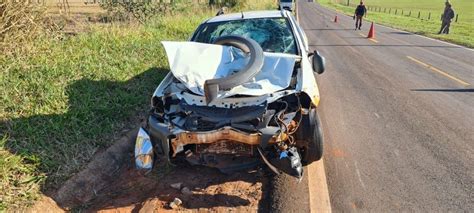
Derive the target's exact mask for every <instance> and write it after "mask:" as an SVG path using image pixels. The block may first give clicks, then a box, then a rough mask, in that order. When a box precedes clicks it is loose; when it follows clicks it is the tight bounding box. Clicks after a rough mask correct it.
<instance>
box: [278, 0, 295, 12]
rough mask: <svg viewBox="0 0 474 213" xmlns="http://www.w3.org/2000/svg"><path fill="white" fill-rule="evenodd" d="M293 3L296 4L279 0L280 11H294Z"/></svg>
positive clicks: (288, 0) (290, 0)
mask: <svg viewBox="0 0 474 213" xmlns="http://www.w3.org/2000/svg"><path fill="white" fill-rule="evenodd" d="M293 3H294V2H293V0H279V3H278V9H279V10H281V9H283V10H288V11H293V7H294V4H293Z"/></svg>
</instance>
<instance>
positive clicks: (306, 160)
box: [295, 109, 323, 166]
mask: <svg viewBox="0 0 474 213" xmlns="http://www.w3.org/2000/svg"><path fill="white" fill-rule="evenodd" d="M295 137H296V141H297V145H298V147H299V148H300V150H302V158H303V159H302V163H303V165H305V166H306V165H308V164H310V163H312V162H314V161H318V160H320V159H321V158H322V157H323V131H322V129H321V121H320V119H319V115H318V113H317V111H316V109H310V110H309V112H308V114H307V115H303V118H302V120H301V124H300V127H299V128H298V131H297V132H296V135H295Z"/></svg>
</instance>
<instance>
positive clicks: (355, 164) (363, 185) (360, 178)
mask: <svg viewBox="0 0 474 213" xmlns="http://www.w3.org/2000/svg"><path fill="white" fill-rule="evenodd" d="M354 167H355V169H356V173H357V177H358V178H359V182H360V184H361V185H362V187H363V188H364V189H365V184H364V182H363V181H362V177H361V176H360V172H359V167H357V162H354Z"/></svg>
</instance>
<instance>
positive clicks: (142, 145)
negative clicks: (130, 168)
mask: <svg viewBox="0 0 474 213" xmlns="http://www.w3.org/2000/svg"><path fill="white" fill-rule="evenodd" d="M135 166H136V167H137V169H146V170H151V169H152V168H153V144H152V143H151V140H150V136H149V135H148V134H147V133H146V131H145V130H144V129H143V128H140V130H139V131H138V135H137V140H136V142H135Z"/></svg>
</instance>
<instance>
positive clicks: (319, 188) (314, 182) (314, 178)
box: [295, 2, 332, 213]
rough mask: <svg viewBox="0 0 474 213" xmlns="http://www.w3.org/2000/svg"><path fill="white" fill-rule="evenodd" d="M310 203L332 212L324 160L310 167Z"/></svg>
mask: <svg viewBox="0 0 474 213" xmlns="http://www.w3.org/2000/svg"><path fill="white" fill-rule="evenodd" d="M298 11H299V4H298V2H297V3H296V11H295V13H296V20H297V21H298V22H299V21H300V17H299V13H298ZM307 169H308V188H309V190H308V191H309V204H310V210H311V212H318V213H319V212H328V213H331V212H332V209H331V201H330V198H329V189H328V185H327V179H326V171H325V169H324V160H323V159H321V160H319V161H317V162H313V163H312V164H310V165H309V166H308V167H307Z"/></svg>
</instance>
